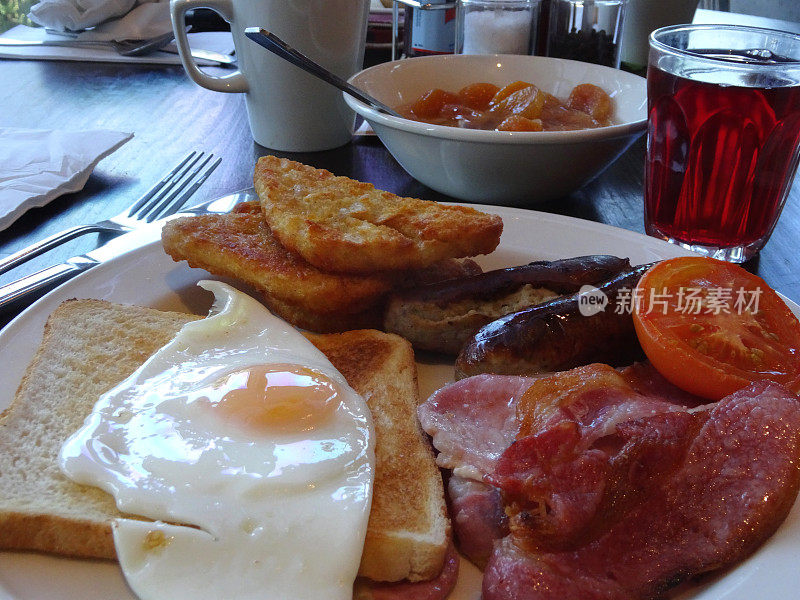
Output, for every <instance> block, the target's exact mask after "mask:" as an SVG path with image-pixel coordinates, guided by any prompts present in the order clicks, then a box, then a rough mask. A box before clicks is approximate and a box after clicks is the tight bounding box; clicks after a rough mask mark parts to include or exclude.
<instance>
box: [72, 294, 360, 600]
mask: <svg viewBox="0 0 800 600" xmlns="http://www.w3.org/2000/svg"><path fill="white" fill-rule="evenodd" d="M199 285H201V286H202V287H204V288H205V289H208V290H210V291H212V292H213V293H214V294H215V297H216V301H215V303H214V307H213V309H212V314H211V315H210V316H209V317H207V318H205V319H201V320H198V321H194V322H191V323H189V324H187V325H185V326H184V327H183V328H182V329H181V330H180V332H179V333H178V334H177V336H176V337H175V338H174V339H173V340H172V341H171V342H170V343H169V344H167V345H166V346H165V347H163V348H162V349H161V350H159V351H158V352H157V353H156V354H154V355H153V356H152V357H151V358H150V359H148V360H147V362H145V363H144V364H143V365H142V366H141V367H140V368H139V369H138V370H137V371H136V372H135V373H133V374H132V375H131V376H130V377H129V378H128V379H127V380H125V381H124V382H122V383H121V384H120V385H119V386H117V387H116V388H114V389H112V390H111V391H109V392H108V393H107V394H105V395H103V396H102V397H101V398H100V400H99V401H98V403H97V404H96V406H95V407H94V409H93V411H92V413H91V414H90V415H89V416H88V417H87V419H86V421H85V423H84V425H83V427H82V428H81V429H80V430H79V431H77V432H76V433H75V434H74V435H73V436H71V437H70V438H69V440H67V442H66V443H65V444H64V446H63V448H62V450H61V454H60V464H61V468H62V470H63V471H64V473H65V474H66V475H67V476H68V477H69V478H71V479H73V480H74V481H76V482H78V483H82V484H86V485H93V486H96V487H99V488H101V489H103V490H105V491H107V492H109V493H110V494H112V495H113V496H114V498H115V501H116V504H117V507H118V508H119V510H120V511H122V512H123V513H127V514H129V515H132V518H120V519H117V520H116V522H115V523H114V526H113V531H114V543H115V546H116V549H117V555H118V558H119V562H120V566H121V567H122V570H123V573H124V574H125V577H126V580H127V581H128V584H129V585H130V587H131V588H132V590H133V591H134V592H135V593H136V594H137V595H138V596H139V597H140V598H142V599H150V598H153V599H156V598H170V599H172V598H175V599H179V598H192V599H194V598H226V599H228V598H231V599H232V598H243V599H244V598H304V599H308V600H313V599H317V598H318V599H320V600H322V599H325V600H335V599H349V598H350V597H351V596H352V584H353V580H354V579H355V576H356V574H357V571H358V566H359V562H360V558H361V552H362V549H363V544H364V537H365V534H366V528H367V521H368V517H369V511H370V504H371V498H372V494H371V491H372V483H373V476H374V449H373V445H374V434H373V431H372V422H371V417H370V413H369V409H368V407H367V405H366V402H365V401H364V399H363V398H361V397H360V396H359V395H358V394H357V393H356V392H355V391H354V390H353V389H352V388H351V387H350V386H349V385H348V384H347V382H346V381H345V379H344V377H342V375H341V374H340V373H339V372H338V371H337V370H336V369H335V368H334V367H333V365H332V364H331V363H330V361H328V359H327V358H326V357H325V355H324V354H322V352H320V351H319V350H318V349H317V348H316V347H315V346H313V344H311V343H310V342H309V341H308V340H306V339H305V338H304V337H303V336H302V335H300V334H299V333H298V332H297V331H295V330H294V328H292V327H291V326H290V325H288V324H287V323H286V322H284V321H283V320H281V319H279V318H277V317H275V316H274V315H272V314H271V313H269V311H267V310H266V309H265V308H264V307H263V306H262V305H261V304H260V303H259V302H257V301H255V300H254V299H252V298H250V297H249V296H247V295H245V294H242V293H240V292H238V291H237V290H235V289H234V288H232V287H230V286H228V285H225V284H222V283H219V282H213V281H203V282H201V283H200V284H199ZM273 363H278V364H287V363H288V364H293V365H301V366H304V367H308V368H311V369H313V370H315V371H318V372H320V373H322V374H324V375H325V376H327V377H328V378H329V379H330V380H332V381H333V382H334V383H335V385H336V387H337V389H338V391H339V397H340V398H341V403H340V404H338V405H337V407H336V409H335V410H334V411H333V414H332V416H331V417H330V418H329V419H327V420H323V421H322V422H321V423H319V424H318V425H316V426H314V427H313V428H309V427H302V428H296V429H294V430H292V428H289V429H288V430H285V429H282V430H279V431H266V432H264V431H257V432H255V433H254V432H253V431H251V430H247V429H246V428H242V427H241V426H240V425H239V424H237V423H230V422H226V421H225V420H224V419H220V418H219V415H218V414H215V413H213V412H209V411H208V410H203V408H202V405H201V403H198V402H193V401H192V399H193V398H195V397H196V396H197V395H198V393H201V394H202V390H204V389H205V388H206V387H207V386H208V385H210V384H212V383H213V382H215V381H218V380H219V379H220V377H221V376H223V375H225V374H227V373H230V372H231V371H233V370H236V369H237V368H241V367H251V366H254V365H260V364H273ZM198 390H201V392H198ZM136 517H140V518H141V519H140V518H136ZM142 519H153V520H154V521H149V520H142Z"/></svg>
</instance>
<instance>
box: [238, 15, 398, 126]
mask: <svg viewBox="0 0 800 600" xmlns="http://www.w3.org/2000/svg"><path fill="white" fill-rule="evenodd" d="M244 34H245V35H246V36H247V37H249V38H250V39H251V40H253V41H254V42H256V43H257V44H259V45H261V46H264V48H266V49H267V50H269V51H270V52H273V53H275V54H277V55H278V56H280V57H281V58H283V59H286V60H288V61H289V62H290V63H292V64H293V65H295V66H298V67H300V68H301V69H303V70H304V71H308V72H309V73H311V74H312V75H314V76H315V77H319V78H320V79H322V81H325V82H327V83H330V84H331V85H333V86H336V87H337V88H339V89H340V90H342V91H343V92H346V93H348V94H350V95H351V96H352V97H353V98H355V99H356V100H360V101H361V102H363V103H364V104H368V105H370V106H371V107H372V108H374V109H375V110H378V111H380V112H382V113H385V114H387V115H391V116H393V117H399V118H401V119H402V117H401V116H400V115H399V114H398V113H397V112H395V111H394V110H392V109H391V108H389V107H388V106H386V105H385V104H384V103H383V102H381V101H379V100H376V99H375V98H373V97H372V96H370V95H369V94H367V93H366V92H365V91H364V90H361V89H359V88H357V87H356V86H354V85H352V84H350V83H347V82H346V81H345V80H344V79H342V78H341V77H339V76H338V75H335V74H333V73H331V72H330V71H328V69H326V68H325V67H323V66H322V65H320V64H318V63H316V62H314V61H313V60H311V59H310V58H308V57H307V56H306V55H305V54H303V53H301V52H298V51H297V50H295V49H294V48H292V47H291V46H289V45H288V44H287V43H286V42H284V41H283V40H282V39H281V38H279V37H278V36H277V35H275V34H274V33H270V32H269V31H267V30H266V29H263V28H262V27H248V28H247V29H245V30H244Z"/></svg>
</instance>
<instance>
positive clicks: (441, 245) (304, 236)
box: [254, 156, 503, 273]
mask: <svg viewBox="0 0 800 600" xmlns="http://www.w3.org/2000/svg"><path fill="white" fill-rule="evenodd" d="M254 183H255V188H256V192H257V193H258V195H259V198H260V199H261V206H262V208H263V210H264V216H265V218H266V220H267V223H268V225H269V227H270V228H271V229H272V231H273V233H274V234H275V236H276V237H277V238H278V240H280V242H281V244H283V245H284V246H285V247H286V248H289V249H290V250H292V251H293V252H296V253H298V254H300V255H301V256H302V257H303V258H305V259H306V260H307V261H308V262H309V263H311V264H313V265H315V266H317V267H319V268H320V269H323V270H326V271H334V272H342V273H370V272H374V271H383V270H397V269H418V268H422V267H426V266H428V265H431V264H433V263H434V262H437V261H440V260H444V259H446V258H459V257H465V256H476V255H478V254H488V253H489V252H491V251H492V250H494V249H495V248H496V247H497V244H498V243H499V241H500V234H501V233H502V229H503V222H502V220H501V219H500V217H497V216H495V215H489V214H486V213H482V212H480V211H477V210H475V209H473V208H468V207H463V206H448V205H443V204H438V203H436V202H430V201H427V200H419V199H416V198H402V197H400V196H396V195H395V194H392V193H389V192H384V191H381V190H377V189H375V187H374V186H373V185H372V184H369V183H363V182H360V181H355V180H353V179H349V178H347V177H336V176H334V175H333V174H332V173H330V172H329V171H325V170H323V169H315V168H313V167H309V166H307V165H303V164H301V163H298V162H294V161H291V160H288V159H284V158H277V157H274V156H265V157H262V158H260V159H259V160H258V163H257V164H256V169H255V176H254Z"/></svg>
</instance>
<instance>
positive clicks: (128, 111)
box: [0, 60, 800, 325]
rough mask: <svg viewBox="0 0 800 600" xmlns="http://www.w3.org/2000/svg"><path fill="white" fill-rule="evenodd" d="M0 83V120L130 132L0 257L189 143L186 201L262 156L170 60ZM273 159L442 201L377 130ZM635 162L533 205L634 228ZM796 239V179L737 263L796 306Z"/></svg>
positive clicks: (238, 111) (72, 251)
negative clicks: (757, 246) (210, 169)
mask: <svg viewBox="0 0 800 600" xmlns="http://www.w3.org/2000/svg"><path fill="white" fill-rule="evenodd" d="M0 81H2V82H4V85H2V86H0V126H13V127H29V128H61V129H78V130H85V129H93V128H105V129H114V130H119V131H128V132H133V133H135V137H134V138H133V139H132V140H131V141H130V142H128V143H127V144H125V145H124V146H123V147H122V148H120V149H119V150H117V151H116V152H115V153H113V154H112V155H111V156H109V157H107V158H106V159H104V160H103V161H102V162H100V163H99V165H98V166H97V168H96V169H95V171H94V174H93V175H92V176H91V177H90V178H89V181H88V182H87V184H86V186H85V187H84V189H83V190H82V191H80V192H77V193H74V194H69V195H65V196H62V197H60V198H58V199H56V200H54V201H53V202H51V203H50V204H49V205H48V206H46V207H44V208H40V209H33V210H30V211H29V212H27V213H26V214H25V215H24V216H22V217H21V218H20V219H19V220H18V221H16V222H15V223H14V224H13V225H11V226H10V227H9V228H8V229H6V230H5V231H2V232H0V256H7V255H8V254H10V253H12V252H15V251H17V250H19V249H21V248H23V247H25V246H26V245H28V244H30V243H33V242H35V241H37V240H40V239H42V238H44V237H46V236H48V235H51V234H53V233H55V232H57V231H60V230H62V229H64V228H66V227H69V226H73V225H80V224H85V223H91V222H94V221H97V220H100V219H102V218H106V217H108V216H111V215H113V214H116V213H117V212H119V211H121V210H122V209H123V208H124V207H126V206H128V205H129V204H130V203H131V202H132V201H133V200H134V199H135V198H137V197H139V196H140V195H142V194H143V193H144V192H145V191H146V190H147V189H148V188H149V187H150V186H151V185H152V184H153V183H154V182H155V181H157V180H158V179H159V178H160V177H161V176H162V175H163V174H164V173H165V172H166V171H167V170H168V169H169V168H171V166H172V165H174V164H176V163H177V162H178V161H179V159H180V158H182V157H183V156H185V155H186V154H188V152H190V151H192V150H205V151H208V152H213V153H215V154H217V155H219V156H221V157H222V158H223V162H222V164H221V166H220V167H219V168H218V169H217V171H216V172H215V173H214V174H213V175H212V176H211V178H210V179H209V180H208V181H207V182H206V183H205V184H204V185H203V187H202V188H201V189H200V190H199V192H198V193H197V194H196V195H195V197H194V198H193V199H192V202H193V203H199V202H200V201H203V200H206V199H212V198H215V197H219V196H222V195H225V194H229V193H231V192H234V191H237V190H240V189H243V188H248V187H250V186H251V185H252V183H251V178H252V171H253V165H254V163H255V161H256V159H257V158H258V157H259V156H262V155H264V154H268V153H270V151H269V150H268V149H266V148H262V147H260V146H258V145H256V144H255V143H254V142H253V140H252V138H251V136H250V131H249V127H248V123H247V118H246V115H245V109H244V100H243V98H242V97H241V96H239V95H232V94H220V93H214V92H210V91H208V90H205V89H202V88H200V87H198V86H196V85H194V84H193V83H192V82H191V81H189V79H188V78H187V77H186V76H185V74H184V72H183V70H182V69H181V68H180V67H164V66H158V67H155V66H153V67H148V66H139V65H136V66H134V65H124V64H103V63H76V62H55V61H54V62H47V61H13V60H0ZM285 155H286V156H289V157H290V158H293V159H295V160H299V161H302V162H305V163H308V164H311V165H314V166H316V167H323V168H326V169H329V170H331V171H333V172H334V173H336V174H341V175H348V176H350V177H353V178H355V179H360V180H363V181H369V182H371V183H374V184H375V185H376V186H377V187H379V188H382V189H386V190H389V191H392V192H395V193H397V194H402V195H409V196H417V197H421V198H427V199H432V200H448V199H449V198H447V197H445V196H442V195H441V194H438V193H436V192H434V191H432V190H431V189H429V188H427V187H425V186H423V185H422V184H420V183H418V182H417V181H416V180H414V179H413V178H412V177H411V176H410V175H408V174H407V173H406V172H405V171H404V170H403V169H402V168H401V167H400V166H399V165H398V164H397V163H396V162H395V160H394V159H393V158H392V157H391V156H390V155H389V154H388V152H387V151H386V150H385V149H384V147H383V145H382V144H381V143H380V142H379V141H378V140H377V138H373V137H370V138H359V139H356V140H355V141H353V142H352V143H350V144H348V145H346V146H344V147H342V148H339V149H336V150H332V151H328V152H319V153H311V154H294V155H289V154H285ZM643 160H644V140H643V139H640V140H639V142H637V143H636V144H635V145H634V146H633V147H632V148H631V149H630V150H629V151H628V152H626V153H625V154H624V155H623V156H622V157H621V158H620V159H619V160H618V161H617V162H616V163H615V164H614V165H612V167H611V168H610V169H608V170H607V171H606V172H605V173H604V174H603V175H602V176H600V177H599V178H598V179H597V180H595V181H594V182H592V183H590V184H589V185H587V186H586V187H584V188H583V189H582V190H580V191H578V192H576V193H574V194H572V195H571V196H569V197H566V198H563V199H561V200H558V201H554V202H549V203H546V204H539V205H536V206H535V209H536V210H541V211H546V212H551V213H557V214H562V215H569V216H573V217H579V218H582V219H589V220H592V221H598V222H602V223H607V224H610V225H615V226H617V227H622V228H625V229H629V230H633V231H638V232H643V231H644V229H643V207H642V175H643ZM99 241H102V240H99V239H98V236H97V235H94V234H92V235H89V236H86V237H84V238H80V239H78V240H74V241H72V242H70V243H68V244H66V245H64V246H62V247H60V248H58V249H56V250H53V251H51V252H50V253H48V254H46V255H44V256H42V257H39V258H37V259H35V260H34V261H32V262H30V263H28V264H27V265H24V266H22V267H19V268H17V269H15V270H12V271H11V272H10V273H8V274H6V275H4V276H0V283H7V282H9V281H11V280H12V279H13V278H16V277H19V276H21V275H23V274H27V273H30V272H33V271H35V270H39V269H41V268H44V267H46V266H49V265H51V264H54V263H57V262H61V261H63V260H65V259H67V258H69V257H70V256H73V255H76V254H80V253H83V252H86V251H88V250H91V249H92V248H94V247H96V246H97V244H98V242H99ZM798 242H800V181H798V182H797V183H796V184H795V185H794V187H793V189H792V191H791V194H790V198H789V200H788V201H787V204H786V207H785V209H784V211H783V216H782V217H781V219H780V222H779V223H778V226H777V227H776V229H775V232H774V233H773V235H772V239H771V241H770V242H769V243H768V244H767V246H766V248H765V249H764V250H763V252H762V253H761V255H760V257H759V258H757V259H755V260H753V261H751V262H750V263H749V264H748V265H747V267H748V268H749V269H751V270H752V271H754V272H756V273H758V274H759V275H760V276H762V277H763V278H764V279H765V280H766V281H767V282H768V283H769V284H770V285H772V286H773V287H774V288H776V289H778V290H780V291H781V292H783V293H784V294H786V295H787V296H788V297H789V298H791V299H792V300H794V301H796V302H800V275H798V274H800V252H798ZM23 308H24V306H15V307H12V308H10V309H8V310H6V311H5V312H4V313H3V314H0V325H4V324H5V323H7V322H8V321H9V320H10V319H11V318H13V316H14V315H15V314H16V313H18V312H19V311H20V310H22V309H23Z"/></svg>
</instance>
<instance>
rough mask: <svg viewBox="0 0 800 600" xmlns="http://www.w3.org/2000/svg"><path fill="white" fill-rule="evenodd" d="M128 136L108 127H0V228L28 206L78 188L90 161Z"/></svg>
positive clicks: (92, 163) (94, 161)
mask: <svg viewBox="0 0 800 600" xmlns="http://www.w3.org/2000/svg"><path fill="white" fill-rule="evenodd" d="M132 137H133V134H132V133H123V132H121V131H110V130H108V129H98V130H93V131H58V130H56V131H51V130H41V129H20V128H16V127H0V230H2V229H5V228H6V227H8V226H9V225H11V223H13V222H14V221H15V220H17V219H18V218H19V217H20V216H21V215H22V214H23V213H24V212H25V211H26V210H28V209H29V208H33V207H38V206H44V205H45V204H47V203H48V202H50V201H51V200H52V199H54V198H57V197H58V196H61V195H62V194H68V193H70V192H77V191H78V190H80V189H81V188H83V186H84V185H85V184H86V180H87V179H89V175H90V174H91V172H92V170H93V169H94V167H95V165H97V163H98V162H100V160H102V159H103V158H105V157H106V156H108V155H109V154H111V153H112V152H114V151H115V150H116V149H117V148H119V147H120V146H122V144H124V143H125V142H127V141H128V140H129V139H131V138H132Z"/></svg>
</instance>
